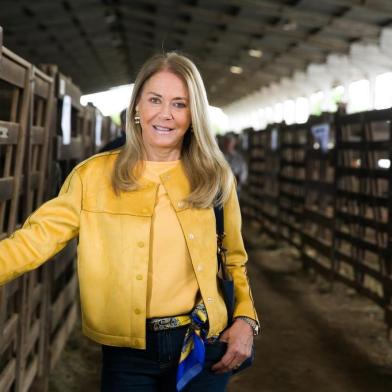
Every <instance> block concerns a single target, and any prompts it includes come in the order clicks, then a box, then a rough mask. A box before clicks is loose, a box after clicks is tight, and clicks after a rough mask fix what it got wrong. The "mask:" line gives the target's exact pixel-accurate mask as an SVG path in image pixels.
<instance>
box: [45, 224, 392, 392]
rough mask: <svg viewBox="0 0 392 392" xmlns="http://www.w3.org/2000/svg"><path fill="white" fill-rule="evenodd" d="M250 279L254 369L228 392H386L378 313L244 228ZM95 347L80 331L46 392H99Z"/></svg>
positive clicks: (391, 349)
mask: <svg viewBox="0 0 392 392" xmlns="http://www.w3.org/2000/svg"><path fill="white" fill-rule="evenodd" d="M244 238H246V240H247V244H248V250H249V259H250V263H249V275H250V279H251V283H252V288H253V294H254V297H255V302H256V306H257V309H258V312H259V315H260V317H261V320H262V330H263V332H262V334H261V335H260V336H258V337H257V338H256V362H255V365H254V366H253V367H252V368H250V369H249V370H247V371H244V372H243V373H242V374H239V375H237V376H236V377H233V378H232V381H231V383H230V386H229V392H244V391H260V392H288V391H290V392H305V391H306V392H309V391H316V390H317V391H318V392H390V391H392V342H389V341H388V340H387V331H386V327H385V324H384V322H383V317H384V316H383V312H382V311H381V309H380V308H379V307H378V306H376V305H374V304H373V303H372V302H370V301H368V300H366V299H364V298H362V297H360V296H358V295H357V294H356V293H355V292H354V291H353V290H352V289H349V288H347V287H346V286H344V285H341V284H334V285H333V287H331V285H330V284H329V283H328V282H326V281H324V280H323V279H321V278H320V277H319V276H317V275H315V274H312V273H309V272H305V271H303V270H302V267H301V262H300V261H299V260H298V257H297V255H296V253H295V252H294V251H293V249H291V248H289V247H286V246H282V245H277V244H274V243H272V242H271V241H270V240H268V239H267V238H262V237H260V236H259V235H258V234H257V233H256V231H255V228H252V227H246V228H245V230H244ZM99 364H100V348H99V346H98V345H96V344H94V343H92V342H90V341H89V340H88V339H86V338H84V337H83V335H82V334H81V333H80V325H78V326H77V327H76V328H75V330H74V332H73V333H72V336H71V337H70V339H69V341H68V343H67V346H66V348H65V350H64V352H63V353H62V356H61V360H60V361H59V363H58V365H57V367H56V368H55V370H54V372H53V375H52V377H51V380H50V388H49V390H50V392H73V391H75V392H79V391H80V392H81V391H83V392H87V391H88V392H90V391H91V392H93V391H99V370H100V369H99Z"/></svg>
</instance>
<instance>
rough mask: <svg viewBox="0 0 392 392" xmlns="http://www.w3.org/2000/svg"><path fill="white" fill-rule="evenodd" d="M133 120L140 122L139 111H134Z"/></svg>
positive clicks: (136, 122)
mask: <svg viewBox="0 0 392 392" xmlns="http://www.w3.org/2000/svg"><path fill="white" fill-rule="evenodd" d="M133 119H134V120H135V124H137V125H139V124H140V115H139V112H136V113H135V117H134V118H133Z"/></svg>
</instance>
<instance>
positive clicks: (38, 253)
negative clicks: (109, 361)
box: [0, 151, 257, 349]
mask: <svg viewBox="0 0 392 392" xmlns="http://www.w3.org/2000/svg"><path fill="white" fill-rule="evenodd" d="M117 156H118V151H117V152H116V151H114V152H113V151H112V152H106V153H102V154H98V155H95V156H93V157H91V158H89V159H87V160H86V161H84V162H82V163H81V164H79V165H78V166H76V167H75V168H74V170H73V171H72V172H71V173H70V175H69V176H68V177H67V179H66V181H65V182H64V184H63V186H62V188H61V191H60V193H59V195H58V196H57V197H56V198H54V199H52V200H50V201H48V202H46V203H45V204H43V205H42V206H41V207H40V208H39V209H37V210H36V211H35V212H34V213H33V214H32V215H30V217H29V218H28V219H27V220H26V222H25V223H24V225H23V226H22V228H21V229H20V230H17V231H15V232H14V233H13V234H12V235H11V236H10V237H9V238H6V239H4V240H3V241H1V242H0V284H5V283H6V282H8V281H10V280H12V279H14V278H16V277H17V276H19V275H21V274H23V273H24V272H27V271H29V270H32V269H34V268H37V267H38V266H40V265H41V264H42V263H44V262H45V261H46V260H48V259H50V258H51V257H52V256H53V255H55V254H56V253H58V252H59V251H60V250H61V249H63V248H64V247H65V246H66V244H67V242H68V241H70V240H71V239H72V238H75V237H77V236H79V243H78V278H79V287H80V297H81V307H82V324H83V333H84V334H85V335H86V336H88V337H89V338H91V339H92V340H94V341H96V342H98V343H102V344H107V345H112V346H125V347H133V348H140V349H143V348H145V346H146V340H145V322H146V320H145V319H146V316H145V315H146V296H147V272H148V271H147V268H148V261H149V257H150V249H151V244H150V241H151V237H150V232H151V221H152V215H153V211H154V206H155V202H156V197H157V190H158V184H156V183H154V182H149V181H147V180H143V181H142V182H141V187H140V189H138V190H137V191H131V192H121V194H120V196H119V197H117V196H116V195H115V194H114V192H113V190H112V186H111V172H112V168H113V166H114V163H115V160H116V158H117ZM161 180H162V183H163V184H164V186H165V188H166V189H167V192H168V196H169V198H170V201H171V203H172V205H173V207H174V209H175V211H176V214H177V216H178V220H179V222H180V224H181V227H182V230H183V233H184V236H185V239H186V243H187V246H188V250H189V254H190V257H191V261H192V264H193V267H194V271H195V274H196V278H197V281H198V284H199V287H200V293H201V296H202V298H203V300H204V303H205V305H206V308H207V312H208V318H209V325H210V328H209V334H208V336H213V335H217V334H219V333H220V332H221V331H222V330H223V329H224V328H225V327H226V326H227V315H226V308H225V304H224V302H223V300H222V297H221V295H220V293H219V291H218V288H217V279H216V274H217V261H216V248H217V245H216V232H215V216H214V211H213V209H212V208H206V209H193V208H188V207H187V206H186V205H185V204H184V202H183V199H184V198H186V196H187V195H188V194H189V191H190V187H189V182H188V180H187V178H186V176H185V173H184V171H183V169H182V166H181V165H178V166H176V167H175V168H174V169H172V170H170V171H168V172H166V173H165V174H163V175H162V176H161ZM224 219H225V232H226V238H225V240H224V246H225V247H226V248H227V249H228V253H227V264H228V268H229V269H230V271H231V273H232V276H233V280H234V284H235V295H236V307H235V316H248V317H250V318H253V319H255V320H257V316H256V312H255V309H254V306H253V300H252V297H251V292H250V288H249V284H248V279H247V275H246V269H245V263H246V261H247V255H246V252H245V249H244V245H243V241H242V236H241V215H240V209H239V204H238V200H237V195H236V191H235V188H234V187H233V190H232V193H231V196H230V198H229V200H228V201H227V203H226V204H225V206H224Z"/></svg>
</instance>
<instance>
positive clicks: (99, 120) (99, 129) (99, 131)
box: [95, 113, 102, 146]
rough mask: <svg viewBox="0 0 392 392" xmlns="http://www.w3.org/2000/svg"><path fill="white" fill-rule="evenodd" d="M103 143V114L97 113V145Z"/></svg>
mask: <svg viewBox="0 0 392 392" xmlns="http://www.w3.org/2000/svg"><path fill="white" fill-rule="evenodd" d="M101 143H102V115H101V114H100V113H97V114H96V116H95V145H96V146H100V145H101Z"/></svg>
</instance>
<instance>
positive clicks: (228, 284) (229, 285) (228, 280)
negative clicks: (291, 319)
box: [214, 206, 255, 374]
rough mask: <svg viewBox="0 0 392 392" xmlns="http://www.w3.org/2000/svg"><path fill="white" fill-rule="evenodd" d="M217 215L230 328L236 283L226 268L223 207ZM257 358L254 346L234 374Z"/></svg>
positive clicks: (220, 267) (221, 283)
mask: <svg viewBox="0 0 392 392" xmlns="http://www.w3.org/2000/svg"><path fill="white" fill-rule="evenodd" d="M214 213H215V221H216V238H217V246H218V251H217V260H218V277H217V278H218V283H219V286H220V289H221V291H222V294H223V298H224V300H225V304H226V309H227V320H228V326H230V325H231V324H232V323H233V315H234V304H235V297H234V282H233V279H232V277H231V275H230V272H229V271H228V269H227V268H226V249H225V248H224V247H223V238H224V237H225V231H224V218H223V208H222V207H217V206H215V207H214ZM254 356H255V347H254V344H253V346H252V354H251V356H250V357H249V358H247V359H246V360H245V361H244V362H242V364H241V366H240V367H238V368H237V369H233V374H235V373H238V372H240V371H241V370H244V369H246V368H247V367H249V366H251V365H252V364H253V361H254Z"/></svg>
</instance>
